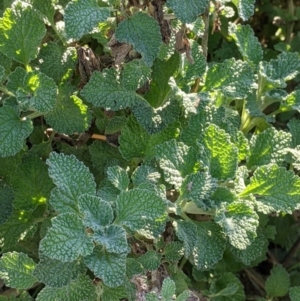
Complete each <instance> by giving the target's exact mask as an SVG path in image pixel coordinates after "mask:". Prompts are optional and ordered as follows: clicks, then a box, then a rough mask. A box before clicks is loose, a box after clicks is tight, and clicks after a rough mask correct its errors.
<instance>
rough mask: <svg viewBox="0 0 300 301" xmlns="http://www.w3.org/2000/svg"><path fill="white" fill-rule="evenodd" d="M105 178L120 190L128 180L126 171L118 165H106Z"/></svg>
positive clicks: (125, 186)
mask: <svg viewBox="0 0 300 301" xmlns="http://www.w3.org/2000/svg"><path fill="white" fill-rule="evenodd" d="M107 178H108V180H109V181H110V182H111V183H112V184H113V185H114V186H115V187H116V188H118V189H119V190H121V191H122V190H126V189H127V187H128V185H129V182H130V179H129V177H128V174H127V172H126V171H125V170H124V169H123V168H121V167H120V166H112V167H108V169H107Z"/></svg>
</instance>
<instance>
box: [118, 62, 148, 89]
mask: <svg viewBox="0 0 300 301" xmlns="http://www.w3.org/2000/svg"><path fill="white" fill-rule="evenodd" d="M150 75H151V69H150V68H149V67H148V66H147V65H145V63H144V61H143V60H133V61H131V62H128V63H127V64H126V65H125V66H124V69H123V70H122V73H121V78H122V79H121V81H122V83H123V86H124V88H126V89H128V90H132V91H135V90H137V89H139V88H140V87H142V86H143V85H144V83H145V82H146V81H147V80H149V79H150Z"/></svg>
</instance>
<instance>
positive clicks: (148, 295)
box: [146, 292, 159, 301]
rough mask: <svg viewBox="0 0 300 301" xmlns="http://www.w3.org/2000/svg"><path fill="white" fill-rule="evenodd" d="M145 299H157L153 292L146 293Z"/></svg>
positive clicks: (157, 300) (147, 300) (150, 300)
mask: <svg viewBox="0 0 300 301" xmlns="http://www.w3.org/2000/svg"><path fill="white" fill-rule="evenodd" d="M146 301H159V299H158V297H157V296H156V295H155V293H154V292H151V293H148V294H146Z"/></svg>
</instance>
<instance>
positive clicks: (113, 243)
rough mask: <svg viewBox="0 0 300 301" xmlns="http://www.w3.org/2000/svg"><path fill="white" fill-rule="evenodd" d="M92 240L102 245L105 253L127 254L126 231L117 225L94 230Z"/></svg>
mask: <svg viewBox="0 0 300 301" xmlns="http://www.w3.org/2000/svg"><path fill="white" fill-rule="evenodd" d="M93 239H94V240H95V241H96V242H98V243H99V244H100V245H102V246H103V247H104V248H105V249H106V250H107V252H110V253H116V254H122V253H128V244H127V239H126V231H125V229H124V228H122V227H121V226H118V225H109V226H107V227H105V228H102V229H99V230H96V231H95V233H94V235H93Z"/></svg>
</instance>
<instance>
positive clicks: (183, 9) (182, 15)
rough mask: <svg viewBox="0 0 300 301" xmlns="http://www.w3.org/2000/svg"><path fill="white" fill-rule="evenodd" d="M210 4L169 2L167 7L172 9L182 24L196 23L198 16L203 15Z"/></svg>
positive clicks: (197, 0) (199, 0) (205, 1)
mask: <svg viewBox="0 0 300 301" xmlns="http://www.w3.org/2000/svg"><path fill="white" fill-rule="evenodd" d="M208 3H209V1H208V0H189V1H182V0H167V6H168V7H170V8H172V10H173V11H174V13H175V15H176V16H177V17H178V19H179V20H180V21H181V22H182V23H192V22H194V21H196V19H197V17H198V15H201V14H203V13H204V12H205V10H206V9H207V7H208Z"/></svg>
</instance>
